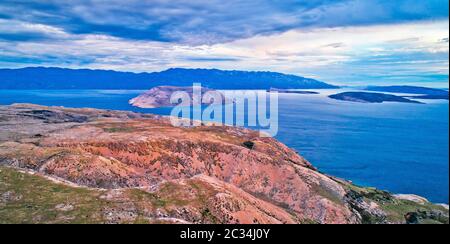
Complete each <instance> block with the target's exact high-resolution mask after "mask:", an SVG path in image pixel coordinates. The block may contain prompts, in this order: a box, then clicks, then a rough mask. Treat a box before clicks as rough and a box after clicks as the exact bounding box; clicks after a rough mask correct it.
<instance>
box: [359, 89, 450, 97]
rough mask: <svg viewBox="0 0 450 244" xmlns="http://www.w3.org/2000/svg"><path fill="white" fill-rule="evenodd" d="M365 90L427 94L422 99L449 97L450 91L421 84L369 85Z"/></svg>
mask: <svg viewBox="0 0 450 244" xmlns="http://www.w3.org/2000/svg"><path fill="white" fill-rule="evenodd" d="M365 90H367V91H377V92H391V93H404V94H418V95H427V96H422V97H420V98H421V99H448V91H446V90H442V89H436V88H428V87H420V86H369V87H367V88H366V89H365Z"/></svg>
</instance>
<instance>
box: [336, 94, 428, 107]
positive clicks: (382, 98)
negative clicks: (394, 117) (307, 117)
mask: <svg viewBox="0 0 450 244" xmlns="http://www.w3.org/2000/svg"><path fill="white" fill-rule="evenodd" d="M329 97H330V98H332V99H335V100H341V101H349V102H359V103H383V102H401V103H417V104H421V102H418V101H413V100H410V99H407V98H404V97H400V96H395V95H389V94H384V93H373V92H343V93H339V94H334V95H331V96H329Z"/></svg>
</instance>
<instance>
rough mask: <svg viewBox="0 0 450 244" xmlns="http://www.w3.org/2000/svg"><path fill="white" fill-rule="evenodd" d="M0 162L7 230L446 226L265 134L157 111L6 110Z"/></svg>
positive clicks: (425, 208)
mask: <svg viewBox="0 0 450 244" xmlns="http://www.w3.org/2000/svg"><path fill="white" fill-rule="evenodd" d="M0 165H1V166H0V223H324V224H326V223H405V222H409V223H448V209H446V208H444V207H442V206H437V205H433V204H431V203H428V202H426V201H425V202H414V201H411V200H408V199H405V198H404V197H403V198H398V197H395V196H393V195H391V194H389V193H387V192H384V191H379V190H376V189H370V188H369V189H368V188H361V187H357V186H354V185H352V184H350V183H349V182H346V181H344V180H340V179H336V178H334V177H331V176H328V175H325V174H322V173H320V172H319V171H317V170H316V169H315V168H314V167H313V166H312V165H311V164H310V163H309V162H308V161H307V160H305V159H304V158H303V157H301V156H300V155H298V154H297V153H296V152H294V151H293V150H291V149H289V148H288V147H286V146H285V145H283V144H282V143H280V142H278V141H276V140H275V139H272V138H260V137H258V133H257V132H255V131H251V130H247V129H242V128H234V127H226V126H215V127H209V126H202V127H193V128H179V127H173V126H171V124H170V122H169V120H168V118H165V117H161V116H156V115H145V114H137V113H132V112H118V111H104V110H95V109H66V108H61V107H41V106H36V105H13V106H0Z"/></svg>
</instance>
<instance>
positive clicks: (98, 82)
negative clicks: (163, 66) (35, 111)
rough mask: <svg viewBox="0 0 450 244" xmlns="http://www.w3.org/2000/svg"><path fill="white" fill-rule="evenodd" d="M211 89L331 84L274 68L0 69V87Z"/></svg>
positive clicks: (322, 86)
mask: <svg viewBox="0 0 450 244" xmlns="http://www.w3.org/2000/svg"><path fill="white" fill-rule="evenodd" d="M193 83H201V84H202V86H204V87H208V88H211V89H264V90H266V89H270V88H272V87H273V88H284V89H288V88H297V89H313V88H334V86H332V85H329V84H326V83H324V82H320V81H317V80H314V79H308V78H304V77H300V76H295V75H286V74H281V73H274V72H247V71H223V70H217V69H168V70H166V71H162V72H154V73H130V72H117V71H107V70H87V69H80V70H73V69H61V68H23V69H0V89H143V90H147V89H150V88H152V87H156V86H163V85H164V86H192V84H193Z"/></svg>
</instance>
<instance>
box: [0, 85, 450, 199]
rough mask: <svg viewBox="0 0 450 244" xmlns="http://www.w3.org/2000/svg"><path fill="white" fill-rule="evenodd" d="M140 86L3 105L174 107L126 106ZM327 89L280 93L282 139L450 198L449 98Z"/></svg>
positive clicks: (19, 94) (8, 96) (351, 175)
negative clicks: (345, 96)
mask: <svg viewBox="0 0 450 244" xmlns="http://www.w3.org/2000/svg"><path fill="white" fill-rule="evenodd" d="M141 92H142V91H104V90H95V91H93V90H87V91H86V90H84V91H80V90H77V91H10V90H0V104H3V105H6V104H11V103H35V104H41V105H57V106H66V107H78V108H79V107H93V108H100V109H116V110H132V111H136V112H148V113H157V114H169V113H170V109H169V108H161V109H138V108H134V107H132V106H130V105H128V100H129V99H130V98H132V97H135V96H136V95H138V94H140V93H141ZM321 92H325V93H333V92H335V91H321ZM326 95H327V94H321V95H298V94H283V95H280V101H279V105H280V111H279V113H280V117H279V119H280V121H279V123H280V129H279V133H278V136H277V139H279V140H280V141H282V142H283V143H285V144H287V145H288V146H290V147H292V148H294V149H296V150H297V151H298V152H300V153H301V154H302V155H303V156H305V157H306V158H307V159H308V160H309V161H311V162H312V163H313V164H314V165H315V166H317V167H318V168H319V169H320V170H321V171H322V172H325V173H328V174H331V175H335V176H338V177H342V178H346V179H349V180H352V181H353V182H355V183H356V184H360V185H365V186H374V187H377V188H380V189H386V190H389V191H391V192H395V193H412V194H418V195H422V196H425V197H427V198H429V199H430V200H431V201H433V202H440V203H448V202H449V201H448V194H449V153H448V146H449V103H448V101H433V102H431V103H429V104H426V105H417V104H400V103H385V104H359V103H349V102H341V101H334V100H331V99H328V98H326ZM428 102H430V101H428Z"/></svg>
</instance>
